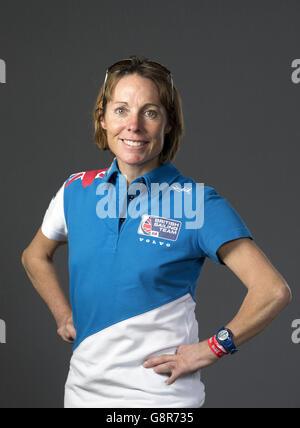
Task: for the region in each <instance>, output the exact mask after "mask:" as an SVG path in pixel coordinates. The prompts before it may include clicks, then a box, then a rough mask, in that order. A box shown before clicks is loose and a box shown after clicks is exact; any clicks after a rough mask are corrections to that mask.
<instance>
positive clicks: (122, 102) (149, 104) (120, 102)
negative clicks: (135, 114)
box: [114, 101, 160, 108]
mask: <svg viewBox="0 0 300 428" xmlns="http://www.w3.org/2000/svg"><path fill="white" fill-rule="evenodd" d="M114 104H126V105H128V103H127V102H126V101H116V102H115V103H114ZM148 106H155V107H158V108H160V106H159V105H158V104H153V103H147V104H145V105H144V106H143V107H148Z"/></svg>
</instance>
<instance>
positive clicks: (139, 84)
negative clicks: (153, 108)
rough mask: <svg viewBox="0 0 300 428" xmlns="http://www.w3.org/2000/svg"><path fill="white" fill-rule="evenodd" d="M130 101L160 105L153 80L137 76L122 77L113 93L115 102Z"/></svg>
mask: <svg viewBox="0 0 300 428" xmlns="http://www.w3.org/2000/svg"><path fill="white" fill-rule="evenodd" d="M120 97H121V98H120ZM122 97H123V98H122ZM126 98H127V99H126ZM128 99H136V100H141V101H147V102H150V101H152V102H156V103H158V104H159V103H160V98H159V92H158V88H157V86H156V84H155V83H154V82H153V81H152V80H151V79H148V78H146V77H142V76H139V75H137V74H130V75H128V76H123V77H121V79H120V80H119V81H118V82H117V84H116V86H115V88H114V91H113V93H112V100H113V101H116V100H117V101H128Z"/></svg>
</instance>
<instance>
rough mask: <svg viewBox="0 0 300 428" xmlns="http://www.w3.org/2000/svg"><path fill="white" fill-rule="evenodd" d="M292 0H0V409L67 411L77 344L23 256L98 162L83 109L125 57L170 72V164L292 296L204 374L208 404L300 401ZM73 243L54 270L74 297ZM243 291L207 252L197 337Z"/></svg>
mask: <svg viewBox="0 0 300 428" xmlns="http://www.w3.org/2000/svg"><path fill="white" fill-rule="evenodd" d="M299 14H300V3H299V1H291V0H289V1H274V0H272V1H230V0H228V1H222V0H220V1H216V0H215V1H214V0H210V1H194V0H193V1H191V0H188V1H178V0H173V1H164V2H160V1H158V0H152V1H151V2H147V1H141V0H134V1H132V0H131V1H128V2H123V1H120V0H115V1H114V2H111V3H109V2H107V1H105V2H104V1H101V0H100V1H99V0H98V1H94V0H88V1H79V0H63V1H62V0H60V1H57V0H55V1H52V2H51V3H48V2H44V1H42V2H41V1H37V0H29V1H28V0H27V1H26V2H21V1H11V0H10V1H3V0H2V1H1V2H0V58H2V59H4V60H5V61H6V64H7V83H6V84H1V85H0V140H1V152H2V153H1V181H0V185H1V229H2V233H1V235H2V240H1V287H0V319H3V320H5V322H6V325H7V343H6V344H1V345H0V376H1V381H0V407H9V408H12V407H23V408H26V407H33V408H38V407H46V408H56V407H63V393H64V391H63V388H64V383H65V380H66V376H67V373H68V363H69V359H70V357H71V352H72V346H71V345H68V344H66V343H64V342H62V341H61V339H60V338H59V337H58V336H57V334H56V324H55V322H54V320H53V318H52V315H51V314H50V312H49V311H48V310H47V308H46V306H45V304H44V303H43V301H42V300H41V299H40V297H39V296H38V295H37V293H36V292H35V290H34V288H33V287H32V285H31V283H30V281H29V279H28V278H27V276H26V274H25V271H24V270H23V267H22V265H21V262H20V258H21V253H22V251H23V249H24V248H25V247H26V246H27V245H28V244H29V243H30V241H31V240H32V239H33V237H34V235H35V233H36V231H37V229H38V228H39V226H40V225H41V222H42V218H43V215H44V213H45V211H46V209H47V207H48V204H49V203H50V200H51V198H52V196H53V194H54V193H55V192H56V191H57V190H58V188H59V187H60V186H61V184H62V183H63V181H64V180H65V179H66V178H67V177H68V176H69V175H70V174H71V173H74V172H78V171H85V170H92V169H102V168H106V167H107V166H109V164H110V155H109V154H108V153H104V152H101V151H100V150H99V149H97V147H96V146H95V144H94V143H93V124H92V116H91V112H92V109H93V106H94V102H95V100H96V96H97V94H98V91H99V89H100V86H101V85H102V83H103V80H104V76H105V70H106V68H107V66H108V65H110V64H112V63H113V62H115V61H117V60H119V59H123V58H127V57H128V56H129V55H131V54H138V55H144V56H146V57H149V58H151V59H152V60H156V61H159V62H161V63H162V64H164V65H165V66H167V67H168V68H169V69H171V71H172V73H173V78H174V83H175V85H176V87H177V89H178V90H179V92H180V94H181V97H182V101H183V109H184V117H185V126H186V132H185V137H184V143H183V146H182V148H181V150H180V152H179V154H178V156H177V158H176V161H175V162H174V164H175V166H176V167H178V168H179V169H180V170H181V172H182V173H183V174H184V175H187V176H191V177H193V178H194V179H195V180H196V181H198V182H203V183H205V184H207V185H210V186H214V187H215V188H216V190H217V191H218V193H220V194H221V195H222V196H224V197H226V198H227V199H228V201H229V202H230V203H231V204H232V205H233V207H234V208H235V209H236V210H237V211H238V212H239V214H240V215H241V217H242V218H243V219H244V221H245V223H246V224H247V226H248V227H249V229H250V230H251V232H252V233H253V235H254V238H255V241H256V243H257V245H258V246H259V247H260V248H261V249H262V250H263V251H264V253H265V254H266V255H267V256H268V257H269V258H270V260H271V262H272V263H273V265H274V266H275V267H276V268H277V269H278V270H279V272H280V273H281V274H282V275H283V276H284V277H285V279H286V280H287V282H288V283H289V285H290V287H291V289H292V291H293V301H292V303H291V304H290V305H289V306H288V307H287V308H286V309H285V310H284V311H283V312H282V313H281V314H280V315H279V316H278V317H277V318H276V319H275V320H274V322H273V323H272V324H271V325H270V326H269V327H268V328H267V329H266V330H265V331H264V332H263V333H261V334H260V335H258V336H257V337H255V338H254V339H252V340H251V341H249V342H247V343H246V344H244V345H242V347H241V350H240V352H239V353H238V354H236V355H234V356H232V357H228V358H223V359H222V360H220V361H219V362H218V363H217V364H215V365H213V366H211V367H209V368H206V369H203V370H202V378H203V380H204V382H205V385H206V392H207V397H206V403H205V407H207V408H217V407H248V408H251V407H271V408H274V407H285V408H291V407H299V404H300V394H299V381H300V375H299V355H300V344H299V345H296V344H294V343H292V340H291V334H292V328H291V323H292V321H293V320H294V319H297V318H300V308H299V293H300V292H299V287H298V276H299V274H298V272H299V269H298V266H299V260H298V258H299V197H298V195H299V135H300V124H299V98H300V84H298V85H297V84H294V83H293V82H292V80H291V74H292V71H293V70H292V68H291V63H292V61H293V60H294V59H297V58H299V57H300V45H299V40H300V30H299ZM67 256H68V253H67V247H66V246H65V247H62V248H59V249H58V251H57V253H56V255H55V261H56V266H57V269H58V272H59V277H60V279H61V283H62V285H63V287H64V289H65V290H66V293H68V272H67ZM245 295H246V288H245V287H244V286H243V284H242V283H241V282H240V280H239V279H238V278H237V277H235V276H234V274H233V273H232V272H231V271H230V270H229V269H228V268H226V267H225V266H219V265H217V264H215V263H214V262H213V261H211V260H209V259H207V261H206V263H205V266H204V268H203V271H202V275H201V276H200V278H199V285H198V289H197V297H198V304H197V319H198V321H199V337H200V340H204V339H206V338H207V337H209V336H210V335H211V334H212V333H214V332H215V330H216V329H217V328H219V327H220V326H221V325H223V324H225V323H226V322H228V321H230V320H231V319H232V318H233V316H234V315H235V313H236V312H237V310H238V308H239V306H240V304H241V302H242V300H243V298H244V296H245Z"/></svg>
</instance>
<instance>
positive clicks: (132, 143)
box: [120, 138, 149, 147]
mask: <svg viewBox="0 0 300 428" xmlns="http://www.w3.org/2000/svg"><path fill="white" fill-rule="evenodd" d="M120 140H121V141H123V143H124V144H126V145H127V146H129V147H141V146H145V145H146V144H148V142H149V141H131V140H124V139H123V138H120Z"/></svg>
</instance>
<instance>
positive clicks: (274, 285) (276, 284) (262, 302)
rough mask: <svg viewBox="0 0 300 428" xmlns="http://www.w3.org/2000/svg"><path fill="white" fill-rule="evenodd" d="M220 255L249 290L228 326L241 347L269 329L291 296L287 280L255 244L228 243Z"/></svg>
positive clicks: (237, 241) (246, 242)
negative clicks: (265, 329)
mask: <svg viewBox="0 0 300 428" xmlns="http://www.w3.org/2000/svg"><path fill="white" fill-rule="evenodd" d="M217 253H218V256H219V257H220V259H221V260H222V261H223V262H224V263H225V264H226V266H228V267H229V269H231V270H232V272H233V273H234V274H235V275H236V276H237V277H238V278H239V279H240V280H241V281H242V283H243V284H244V285H245V286H246V287H247V289H248V292H247V295H246V297H245V299H244V301H243V303H242V305H241V307H240V309H239V311H238V313H237V314H236V316H235V317H234V318H233V320H232V321H231V322H229V323H228V324H227V325H226V327H227V328H229V329H230V330H231V331H232V334H233V341H234V343H235V345H236V346H237V347H238V346H239V345H241V344H242V343H244V342H246V341H247V340H249V339H251V338H252V337H254V336H256V335H257V334H258V333H260V332H261V331H262V330H263V329H264V328H266V327H267V326H268V325H269V324H270V322H271V321H272V320H273V319H274V318H275V317H276V316H277V315H278V314H279V313H280V311H282V309H284V308H285V307H286V306H287V305H288V303H289V302H290V301H291V297H292V295H291V291H290V288H289V286H288V285H287V283H286V281H285V280H284V278H283V277H282V276H281V275H280V273H279V272H278V271H277V270H276V269H275V267H274V266H273V265H272V264H271V263H270V261H269V260H268V259H267V257H266V256H265V255H264V254H263V252H262V251H261V250H260V249H259V248H258V247H257V245H256V244H255V243H254V241H252V240H250V239H248V238H241V239H237V240H234V241H230V242H226V243H225V244H223V245H222V246H221V247H220V248H219V250H218V252H217Z"/></svg>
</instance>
